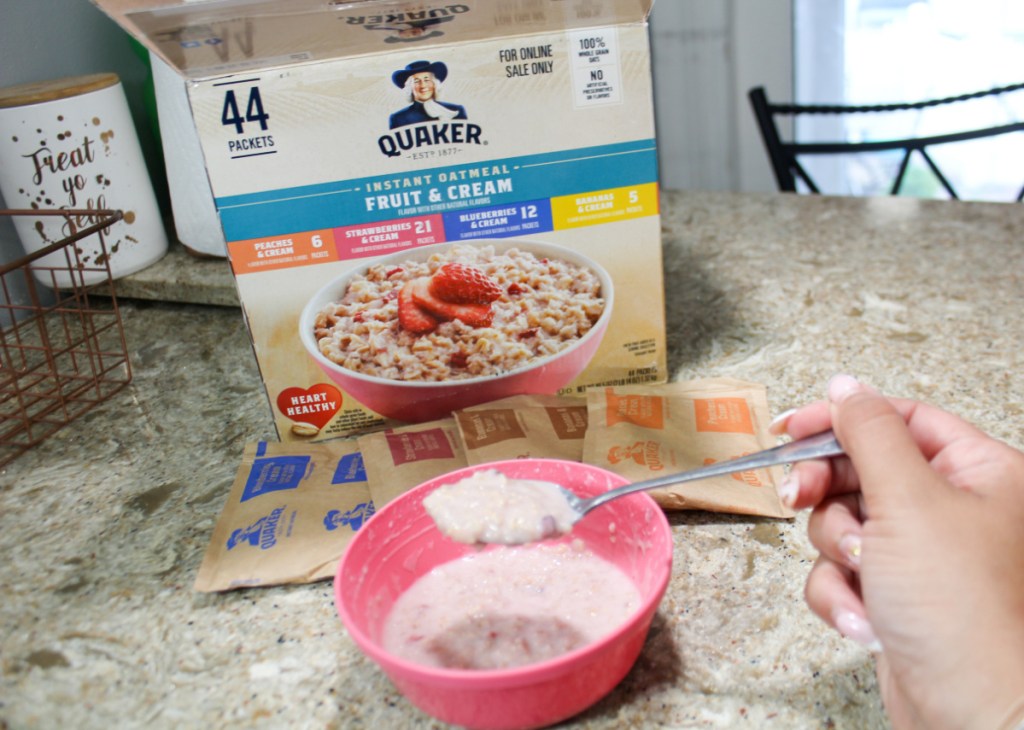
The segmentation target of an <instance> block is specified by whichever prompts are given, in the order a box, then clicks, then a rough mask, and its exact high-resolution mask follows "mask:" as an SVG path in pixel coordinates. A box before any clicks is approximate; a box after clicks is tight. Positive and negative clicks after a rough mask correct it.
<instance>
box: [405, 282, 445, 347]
mask: <svg viewBox="0 0 1024 730" xmlns="http://www.w3.org/2000/svg"><path fill="white" fill-rule="evenodd" d="M415 284H416V280H414V281H407V282H406V283H405V284H404V285H403V286H402V288H401V290H400V291H399V292H398V323H399V324H400V325H401V326H402V329H404V330H407V331H408V332H413V333H415V334H425V333H427V332H433V331H434V329H436V328H437V324H438V321H437V318H436V317H434V316H433V315H431V314H430V312H428V311H426V310H425V309H423V308H422V307H421V306H420V305H418V304H417V303H416V301H415V298H414V297H413V291H412V290H413V286H414V285H415Z"/></svg>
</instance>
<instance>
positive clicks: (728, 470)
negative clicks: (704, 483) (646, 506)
mask: <svg viewBox="0 0 1024 730" xmlns="http://www.w3.org/2000/svg"><path fill="white" fill-rule="evenodd" d="M843 453H844V452H843V447H842V446H840V445H839V441H837V440H836V437H835V434H833V433H832V431H831V430H828V431H823V432H822V433H818V434H815V435H813V436H808V437H806V438H802V439H798V440H796V441H790V442H789V443H785V444H782V445H780V446H776V447H774V448H771V449H765V450H764V451H758V452H756V453H754V454H748V455H746V456H740V457H738V458H736V459H730V460H728V461H720V462H718V463H716V464H709V465H708V466H702V467H700V468H698V469H691V470H690V471H684V472H679V473H676V474H666V475H664V476H660V477H657V478H655V479H647V480H644V481H642V482H635V483H633V484H627V485H625V486H623V487H618V488H616V489H612V490H609V491H607V492H604V493H603V494H599V495H597V496H596V497H589V498H583V497H580V496H578V495H577V494H575V493H573V492H572V491H570V490H568V489H566V488H565V487H562V486H559V489H560V490H561V491H562V493H563V494H564V495H565V500H566V501H567V502H568V503H569V505H570V506H571V507H572V509H573V511H574V512H576V514H577V516H576V518H575V519H574V520H573V522H574V523H575V522H576V521H578V520H579V519H580V518H582V517H583V515H585V514H587V513H588V512H590V511H591V510H593V509H596V508H597V507H600V506H601V505H602V504H607V503H608V502H610V501H612V500H613V499H618V498H619V497H622V496H624V495H627V494H633V493H634V492H640V491H645V490H648V489H656V488H658V487H666V486H668V485H670V484H682V483H683V482H692V481H695V480H697V479H707V478H709V477H717V476H721V475H723V474H735V473H736V472H740V471H748V470H750V469H761V468H764V467H767V466H776V465H778V464H793V463H796V462H798V461H807V460H809V459H824V458H827V457H829V456H839V455H841V454H843Z"/></svg>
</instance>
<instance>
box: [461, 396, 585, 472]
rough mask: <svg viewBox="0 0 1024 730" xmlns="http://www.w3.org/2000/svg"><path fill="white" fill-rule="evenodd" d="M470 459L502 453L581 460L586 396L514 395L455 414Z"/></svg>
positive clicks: (492, 458)
mask: <svg viewBox="0 0 1024 730" xmlns="http://www.w3.org/2000/svg"><path fill="white" fill-rule="evenodd" d="M454 416H455V422H456V424H457V425H458V427H459V435H460V436H461V437H462V443H463V445H464V446H465V448H466V460H467V461H468V462H469V463H470V464H481V463H483V462H487V461H500V460H503V459H525V458H528V457H533V458H545V459H568V460H570V461H582V459H583V437H584V436H585V435H586V433H587V401H586V400H585V399H584V398H572V397H563V396H557V395H515V396H511V397H509V398H502V399H501V400H496V401H492V402H490V403H484V404H481V405H479V406H473V407H472V408H466V409H464V410H461V411H458V412H456V413H455V414H454Z"/></svg>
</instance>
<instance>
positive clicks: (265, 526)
mask: <svg viewBox="0 0 1024 730" xmlns="http://www.w3.org/2000/svg"><path fill="white" fill-rule="evenodd" d="M285 509H286V507H277V508H275V509H273V510H271V511H270V513H269V514H267V515H264V516H263V517H260V518H259V519H258V520H256V521H255V522H253V523H251V524H249V525H247V526H245V527H242V528H239V529H237V530H233V531H232V532H231V536H230V537H228V541H227V547H228V550H234V549H235V548H236V547H238V546H239V545H248V546H250V547H258V548H259V549H260V550H269V549H270V548H272V547H274V545H276V544H277V526H278V524H279V523H280V522H281V515H283V514H284V511H285Z"/></svg>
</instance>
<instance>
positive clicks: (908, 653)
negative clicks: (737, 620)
mask: <svg viewBox="0 0 1024 730" xmlns="http://www.w3.org/2000/svg"><path fill="white" fill-rule="evenodd" d="M830 426H831V427H832V428H833V429H834V430H835V432H836V435H837V437H838V438H839V441H840V443H842V444H843V447H844V449H845V451H846V453H847V457H841V458H837V459H832V460H829V461H813V462H803V463H800V464H797V465H795V466H794V467H793V469H792V471H791V472H790V475H789V477H788V478H787V480H786V482H784V484H783V485H782V486H781V487H780V489H779V491H780V494H781V495H782V497H783V499H784V501H786V502H787V503H789V504H790V505H791V506H794V507H796V508H812V512H811V515H810V518H809V521H808V533H809V537H810V539H811V542H812V544H813V545H814V546H815V547H816V548H817V549H818V550H819V552H820V557H819V559H818V561H817V562H816V564H815V566H814V567H813V568H812V570H811V573H810V575H809V577H808V579H807V585H806V590H805V596H806V599H807V603H808V605H809V606H810V608H811V610H812V611H814V613H816V614H817V615H818V616H820V617H821V618H822V619H824V620H825V622H826V623H828V624H829V625H831V626H833V627H834V628H836V629H837V630H839V631H840V632H841V633H843V634H844V635H845V636H848V637H850V638H852V639H855V640H857V641H859V642H861V643H863V644H864V645H866V646H868V647H869V648H871V649H872V650H873V651H875V652H877V653H878V661H877V673H878V679H879V685H880V687H881V692H882V699H883V702H884V704H885V707H886V711H887V712H888V714H889V717H890V719H891V721H892V723H893V725H894V726H895V727H897V728H911V727H927V728H945V727H948V728H975V727H977V728H1017V727H1018V725H1016V724H1014V723H1024V454H1022V453H1021V452H1019V451H1017V450H1015V449H1013V448H1011V447H1010V446H1008V445H1006V444H1004V443H1002V442H1000V441H997V440H995V439H993V438H991V437H989V436H987V435H986V434H984V433H983V432H981V431H980V430H978V429H977V428H975V427H973V426H971V425H969V424H968V423H966V422H964V421H963V420H961V419H959V418H958V417H956V416H954V415H952V414H949V413H946V412H945V411H942V410H940V409H938V408H935V407H932V406H928V405H925V404H922V403H917V402H914V401H909V400H900V399H889V398H885V397H883V396H881V395H879V394H878V393H877V392H876V391H874V390H873V389H871V388H869V387H867V386H864V385H862V384H860V383H858V382H857V381H856V380H854V379H852V378H850V377H848V376H837V377H835V378H833V379H832V381H831V382H830V383H829V400H828V401H827V402H826V401H821V402H817V403H813V404H811V405H808V406H806V407H804V408H801V409H799V410H796V411H793V412H790V413H787V414H783V416H780V417H779V418H778V419H776V422H775V424H773V428H774V430H775V431H776V432H781V431H783V430H784V431H785V432H786V433H788V434H789V435H790V436H792V437H793V438H800V437H802V436H806V435H809V434H812V433H816V432H819V431H823V430H825V429H826V428H829V427H830Z"/></svg>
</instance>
